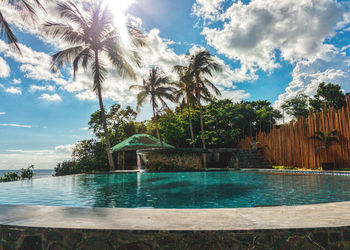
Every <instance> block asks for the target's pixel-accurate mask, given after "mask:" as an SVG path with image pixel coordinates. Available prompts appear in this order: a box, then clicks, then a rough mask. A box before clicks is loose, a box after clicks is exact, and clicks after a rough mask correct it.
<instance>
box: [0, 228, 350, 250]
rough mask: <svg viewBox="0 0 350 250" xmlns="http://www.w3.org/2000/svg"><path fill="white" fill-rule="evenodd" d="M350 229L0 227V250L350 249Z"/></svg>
mask: <svg viewBox="0 0 350 250" xmlns="http://www.w3.org/2000/svg"><path fill="white" fill-rule="evenodd" d="M349 248H350V227H342V228H321V229H289V230H288V229H284V230H252V231H172V232H168V231H124V230H122V231H118V230H79V229H47V228H25V227H22V228H20V227H11V226H0V249H6V250H7V249H30V250H33V249H45V250H46V249H50V250H54V249H60V250H61V249H94V250H95V249H124V250H127V249H129V250H131V249H138V250H149V249H194V250H195V249H198V250H199V249H200V250H205V249H308V250H312V249H349Z"/></svg>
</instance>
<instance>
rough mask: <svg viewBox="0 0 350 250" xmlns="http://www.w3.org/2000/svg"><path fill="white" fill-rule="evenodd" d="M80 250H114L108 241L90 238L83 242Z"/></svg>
mask: <svg viewBox="0 0 350 250" xmlns="http://www.w3.org/2000/svg"><path fill="white" fill-rule="evenodd" d="M79 249H82V250H97V249H103V250H108V249H114V248H113V247H112V246H111V245H110V243H109V241H108V240H103V239H100V238H88V239H87V240H84V241H83V244H82V246H81V247H79Z"/></svg>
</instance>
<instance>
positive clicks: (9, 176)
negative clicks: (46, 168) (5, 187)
mask: <svg viewBox="0 0 350 250" xmlns="http://www.w3.org/2000/svg"><path fill="white" fill-rule="evenodd" d="M33 169H34V165H30V166H29V167H27V168H22V169H21V170H20V171H17V172H8V173H6V174H4V176H3V177H0V182H9V181H18V180H30V179H32V178H33V176H34V172H33Z"/></svg>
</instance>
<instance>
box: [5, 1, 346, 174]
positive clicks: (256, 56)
mask: <svg viewBox="0 0 350 250" xmlns="http://www.w3.org/2000/svg"><path fill="white" fill-rule="evenodd" d="M84 1H88V0H84ZM110 1H111V3H112V5H111V8H112V10H113V12H114V13H115V14H116V23H117V24H118V25H119V26H120V23H122V22H123V21H125V20H129V21H131V22H133V23H134V24H137V25H138V26H139V27H140V29H142V31H143V32H144V33H145V34H146V35H147V37H148V43H149V47H148V48H144V49H142V50H140V54H141V56H142V57H143V67H142V68H141V69H138V70H137V74H138V76H139V79H142V77H143V76H145V74H147V71H148V69H149V68H150V67H152V66H154V65H158V66H160V67H161V68H162V69H163V70H164V71H165V72H167V73H169V74H172V72H171V68H172V66H173V65H177V64H183V63H184V55H185V54H186V53H187V52H189V51H190V52H193V51H196V50H197V49H199V48H201V47H205V48H207V49H208V50H209V51H210V52H211V53H213V54H214V55H215V56H216V60H217V61H218V62H219V63H220V64H222V66H223V68H224V71H223V72H222V73H220V74H219V75H216V76H215V77H214V82H215V83H216V85H217V86H218V87H219V88H220V89H221V90H222V92H223V96H224V97H225V98H229V99H232V100H234V101H240V100H242V99H244V100H259V99H267V100H269V101H271V102H272V103H274V105H275V106H276V107H277V108H278V107H279V105H280V104H281V103H282V102H283V101H284V100H286V99H289V98H292V97H294V96H295V95H297V94H298V93H299V92H303V93H306V94H308V95H312V94H314V93H315V90H316V89H317V86H318V84H319V83H320V82H322V81H325V82H333V83H337V84H340V85H341V86H342V88H343V89H344V91H345V92H350V76H349V74H350V68H349V65H350V4H349V1H341V0H338V1H335V0H298V1H295V0H250V1H249V0H242V1H239V0H236V1H234V0H231V1H225V0H196V1H194V0H176V1H174V0H128V1H127V0H110ZM43 2H46V1H43ZM44 5H45V7H46V12H47V13H45V12H43V11H41V10H39V12H38V22H37V23H31V22H30V21H28V19H27V20H23V19H22V18H21V17H20V16H19V15H18V13H17V12H16V11H15V10H14V9H12V8H11V7H9V6H7V5H5V4H4V3H2V5H1V6H0V8H1V11H2V13H3V14H4V15H5V16H6V18H7V19H8V21H10V23H11V25H12V27H13V28H14V30H15V33H16V35H17V37H18V40H19V41H20V47H21V50H22V56H20V55H18V54H17V53H16V52H15V51H13V50H12V49H11V48H9V46H8V45H7V44H6V43H5V42H3V41H1V40H0V100H1V101H0V138H1V143H0V169H18V168H21V167H25V166H27V165H30V164H34V165H35V166H36V168H37V169H42V168H53V167H54V166H55V165H56V163H57V162H58V161H60V160H62V159H66V158H69V156H70V153H71V148H72V146H73V145H74V143H75V142H76V141H78V140H82V139H88V138H90V137H91V134H90V132H89V131H88V130H87V129H86V128H87V122H88V121H89V117H90V114H91V113H92V112H94V111H96V110H97V109H98V103H97V100H96V96H95V94H94V93H93V92H92V90H91V86H92V82H91V77H90V75H89V73H84V72H80V73H79V74H78V76H77V78H76V79H75V80H73V79H72V74H71V71H70V69H69V68H66V69H65V70H64V71H63V72H58V73H52V72H50V56H51V55H52V54H53V53H55V52H56V51H57V50H58V49H60V48H65V46H66V45H65V44H63V43H59V42H58V41H56V40H52V39H50V38H47V37H45V36H44V35H43V34H42V30H41V24H42V23H44V22H45V21H49V20H51V21H52V20H54V21H59V19H60V18H59V16H58V14H57V13H56V11H55V9H54V5H55V1H53V2H49V3H45V4H44ZM131 84H134V82H131V81H130V80H126V79H120V78H119V76H118V75H117V73H116V71H114V70H113V68H109V75H108V79H107V81H106V83H105V85H104V92H103V96H104V98H105V104H106V106H110V105H111V104H113V103H121V104H122V105H124V106H125V105H132V106H135V94H134V93H131V92H129V90H128V89H129V86H130V85H131ZM150 115H151V112H150V107H147V106H145V108H144V109H143V110H142V112H141V114H140V115H139V117H138V119H139V120H143V119H147V118H149V117H150Z"/></svg>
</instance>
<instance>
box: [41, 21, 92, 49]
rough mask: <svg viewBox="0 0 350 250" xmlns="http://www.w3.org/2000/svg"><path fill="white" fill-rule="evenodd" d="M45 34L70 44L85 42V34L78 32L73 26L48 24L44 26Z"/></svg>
mask: <svg viewBox="0 0 350 250" xmlns="http://www.w3.org/2000/svg"><path fill="white" fill-rule="evenodd" d="M43 28H44V31H45V34H46V35H48V36H51V37H52V38H56V37H58V38H60V39H62V40H64V41H66V42H68V43H70V44H80V43H84V42H85V39H86V38H85V36H84V34H82V33H80V32H77V31H75V30H74V29H73V27H72V26H70V25H68V24H63V23H53V22H46V23H45V24H44V26H43Z"/></svg>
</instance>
